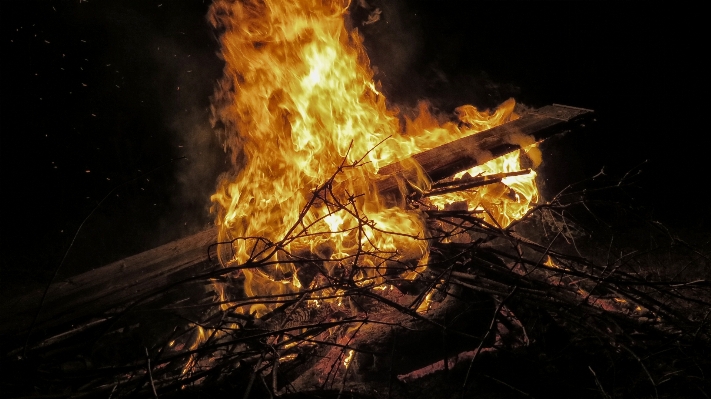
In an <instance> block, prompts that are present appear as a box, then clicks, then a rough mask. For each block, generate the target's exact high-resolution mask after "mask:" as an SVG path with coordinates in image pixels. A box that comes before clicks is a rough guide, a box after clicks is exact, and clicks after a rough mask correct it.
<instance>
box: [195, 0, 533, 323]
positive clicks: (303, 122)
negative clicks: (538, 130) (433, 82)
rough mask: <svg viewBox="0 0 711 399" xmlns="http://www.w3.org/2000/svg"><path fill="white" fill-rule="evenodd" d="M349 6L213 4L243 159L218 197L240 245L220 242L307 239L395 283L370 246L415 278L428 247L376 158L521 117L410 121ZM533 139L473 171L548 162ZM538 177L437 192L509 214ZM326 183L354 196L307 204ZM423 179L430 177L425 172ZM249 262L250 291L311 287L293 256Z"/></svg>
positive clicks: (371, 278) (222, 89)
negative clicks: (349, 22) (265, 263)
mask: <svg viewBox="0 0 711 399" xmlns="http://www.w3.org/2000/svg"><path fill="white" fill-rule="evenodd" d="M347 7H348V3H347V2H343V1H333V0H318V1H316V0H297V1H258V0H245V1H227V0H218V1H216V2H215V3H214V4H213V5H212V6H211V9H210V12H209V19H210V21H211V23H212V24H213V25H214V26H215V27H216V28H217V29H218V30H219V31H220V32H222V34H221V44H222V56H223V58H224V60H225V69H224V77H223V79H222V80H221V82H220V84H219V85H218V88H217V90H216V93H215V101H214V106H213V111H214V115H215V118H216V120H218V121H220V122H221V124H222V125H223V126H224V131H223V133H222V139H223V140H224V145H225V149H226V150H227V151H229V153H230V154H231V156H232V163H233V166H234V170H235V173H233V174H232V175H230V176H228V177H225V178H224V179H223V180H222V181H221V182H220V184H219V187H218V189H217V192H216V193H215V194H214V195H213V196H212V197H211V199H212V201H213V203H214V207H213V209H214V210H215V211H216V224H218V225H219V227H220V230H219V231H220V233H219V240H220V241H232V240H234V241H233V244H232V246H231V247H230V248H225V247H227V246H222V247H221V252H220V257H221V260H222V261H223V263H226V264H244V263H245V262H248V261H250V260H268V259H272V258H273V259H274V260H276V259H277V257H278V254H277V253H275V252H274V251H265V250H264V248H266V247H267V245H266V243H269V242H271V243H274V242H284V243H285V244H284V248H283V249H284V250H285V251H291V252H294V251H295V250H296V249H297V248H307V249H308V251H310V253H312V254H318V255H319V256H320V257H322V258H325V259H327V260H328V262H326V264H325V267H326V269H327V270H328V272H329V273H331V274H337V273H342V272H343V270H344V269H346V272H347V270H348V268H351V269H352V270H353V271H352V272H353V273H354V279H355V280H356V281H357V282H358V284H359V285H362V286H378V285H381V284H383V283H385V279H384V278H383V277H382V276H383V271H384V268H386V267H387V265H386V263H387V262H385V261H384V260H383V258H382V257H378V256H361V257H358V258H357V259H354V257H353V256H354V255H353V254H354V253H355V252H356V251H358V250H362V251H363V252H365V253H374V252H378V253H381V254H383V253H384V254H389V255H388V256H389V260H390V261H399V262H407V261H409V260H413V259H414V260H416V261H415V263H414V264H413V265H412V267H410V268H409V269H408V270H406V271H404V272H403V273H402V274H401V275H402V276H404V277H406V278H415V277H416V276H417V275H418V273H421V272H422V271H423V270H424V268H425V267H426V263H427V257H428V246H427V241H426V240H424V239H422V238H423V237H424V236H425V232H424V229H425V228H424V222H423V220H422V218H421V216H420V214H419V213H417V212H414V211H408V210H406V209H404V207H398V206H385V205H384V201H383V199H382V198H380V197H379V195H378V193H377V190H375V189H374V186H373V183H372V182H375V181H376V180H378V179H379V178H380V176H378V175H377V172H378V170H380V168H382V167H383V166H385V165H388V164H391V163H394V162H397V161H401V160H405V159H407V158H408V157H409V156H410V155H412V154H414V153H418V152H421V151H424V150H427V149H430V148H434V147H436V146H439V145H441V144H443V143H446V142H449V141H452V140H455V139H458V138H461V137H463V136H466V135H470V134H475V133H477V132H479V131H483V130H486V129H488V128H491V127H493V126H496V125H499V124H501V123H505V122H507V121H510V120H513V119H515V118H516V117H517V116H516V115H515V113H514V112H513V109H514V105H515V102H514V101H513V100H509V101H506V102H504V103H503V104H501V106H499V107H498V109H496V110H495V111H493V112H490V111H480V110H478V109H477V108H476V107H474V106H471V105H465V106H462V107H459V108H458V109H457V110H456V115H457V117H458V121H457V122H456V123H455V122H446V123H439V122H438V120H437V118H435V117H434V116H433V115H432V113H431V112H430V111H429V110H428V107H427V106H426V104H425V103H422V104H421V105H420V108H419V115H418V116H417V117H416V118H414V119H408V118H405V119H406V122H405V126H404V127H403V126H401V124H400V122H399V118H398V115H397V111H396V110H392V109H388V107H387V106H386V102H385V96H384V95H383V94H382V93H381V92H380V91H379V89H378V87H379V85H378V84H376V83H375V82H374V81H373V72H372V71H371V69H370V66H369V60H368V57H367V55H366V53H365V50H364V47H363V44H362V40H361V37H360V36H359V34H358V32H357V31H351V32H349V31H348V30H347V29H346V25H345V22H344V17H345V15H346V14H347ZM522 148H525V149H524V150H522V151H521V152H515V153H511V154H509V155H507V156H505V157H501V158H498V159H495V160H492V161H490V162H488V163H486V164H484V165H481V166H478V167H476V168H473V169H472V170H469V171H466V172H462V174H461V175H463V174H464V173H469V174H470V175H478V174H488V173H498V172H507V171H518V170H521V165H520V162H519V160H520V159H521V158H522V157H524V154H527V156H528V157H529V158H530V159H533V160H534V162H533V163H534V164H536V162H537V161H536V159H539V156H538V155H537V152H536V151H537V149H536V148H535V146H533V143H532V142H531V143H522ZM344 165H345V167H344ZM353 165H357V166H355V167H353ZM337 172H338V173H337ZM329 179H332V180H329ZM534 179H535V173H531V174H529V175H524V176H516V177H509V178H506V179H504V181H502V182H501V183H498V184H494V185H491V186H488V187H484V188H479V189H478V190H477V191H472V192H468V193H464V194H463V193H457V194H448V195H444V196H440V197H436V198H432V203H433V204H435V205H437V206H440V207H444V206H446V204H447V203H450V202H452V201H460V200H466V201H467V202H468V203H469V207H470V209H486V210H487V211H488V212H489V214H490V215H491V216H490V217H491V218H493V220H494V221H496V223H498V224H500V225H502V226H505V225H508V224H509V223H510V222H511V221H512V220H515V219H516V218H519V217H521V216H522V215H523V214H524V213H525V212H526V211H527V210H528V209H529V203H530V202H531V201H534V202H535V201H536V200H537V190H536V187H535V182H534ZM328 181H330V184H329V187H330V189H331V190H332V192H333V196H334V197H335V198H337V199H339V200H340V201H342V203H344V204H346V205H345V206H344V207H342V208H341V209H334V208H333V207H332V206H329V205H328V204H327V203H325V202H323V201H322V202H323V203H321V202H317V203H313V204H311V206H308V207H307V205H308V204H310V202H309V201H310V200H311V199H312V197H313V195H314V190H315V189H317V188H318V187H320V186H321V185H323V184H324V182H328ZM417 183H418V184H420V185H422V186H423V187H426V186H427V184H429V182H427V181H425V178H424V177H423V181H422V182H417ZM354 198H355V199H354ZM304 209H307V211H306V212H305V213H304V212H302V210H304ZM356 215H357V216H356ZM364 220H365V221H367V223H366V224H365V225H363V221H364ZM249 237H262V240H261V241H259V240H256V239H250V238H249ZM287 237H291V239H289V240H286V241H284V240H285V238H287ZM356 261H357V262H358V263H359V267H358V269H357V270H355V265H354V263H355V262H356ZM242 273H244V278H245V281H244V290H245V293H246V295H248V296H255V295H265V294H271V295H285V294H288V293H293V292H297V291H300V290H301V289H303V288H304V287H302V284H301V282H300V281H299V279H298V278H297V277H296V274H297V267H296V266H295V265H293V264H287V263H284V262H275V266H272V267H270V268H268V269H267V268H262V269H242ZM311 298H312V299H313V298H314V297H313V296H312V297H311ZM242 311H244V312H250V313H255V314H256V315H257V316H260V315H261V314H263V313H265V312H266V311H268V309H267V308H266V307H264V306H263V305H261V306H256V305H253V306H252V307H250V308H248V309H242Z"/></svg>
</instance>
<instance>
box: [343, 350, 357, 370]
mask: <svg viewBox="0 0 711 399" xmlns="http://www.w3.org/2000/svg"><path fill="white" fill-rule="evenodd" d="M354 354H355V351H354V350H353V349H351V350H349V351H348V356H346V358H345V359H343V366H344V367H345V368H346V369H348V366H350V364H351V360H353V355H354Z"/></svg>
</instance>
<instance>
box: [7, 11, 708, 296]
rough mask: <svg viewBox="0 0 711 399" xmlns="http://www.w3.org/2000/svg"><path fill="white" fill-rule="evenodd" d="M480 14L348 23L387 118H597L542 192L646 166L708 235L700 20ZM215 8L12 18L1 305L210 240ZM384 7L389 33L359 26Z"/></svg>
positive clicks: (659, 200)
mask: <svg viewBox="0 0 711 399" xmlns="http://www.w3.org/2000/svg"><path fill="white" fill-rule="evenodd" d="M467 4H469V3H468V2H467V3H465V2H446V1H445V2H442V1H432V2H403V1H398V2H394V1H393V2H378V3H376V2H375V1H373V2H372V4H370V5H367V7H370V8H369V9H368V8H367V7H364V6H366V5H365V4H364V3H363V2H361V3H354V4H353V5H352V6H351V9H352V15H353V21H352V24H353V26H356V27H358V28H359V30H360V31H361V32H362V34H363V36H364V40H365V45H366V47H367V50H368V53H369V55H370V57H371V62H372V64H373V65H374V66H375V67H376V70H377V73H376V78H377V79H379V80H380V81H381V82H382V84H383V90H384V92H385V94H386V95H387V96H388V98H389V100H390V101H391V102H392V103H396V104H399V105H400V106H401V107H402V108H403V109H406V108H407V107H410V106H412V105H414V104H415V103H416V101H417V100H418V99H421V98H428V99H430V100H431V101H432V103H433V104H434V106H435V107H436V108H437V109H438V110H441V111H442V112H451V111H452V110H453V109H454V108H455V107H456V106H458V105H462V104H465V103H472V104H474V105H476V106H479V107H493V106H495V105H496V104H498V103H500V102H501V101H503V100H505V99H506V98H508V97H515V98H516V99H517V100H518V101H519V102H521V103H524V104H526V105H528V106H532V107H540V106H544V105H547V104H551V103H560V104H566V105H572V106H578V107H584V108H591V109H594V110H596V112H597V113H598V118H597V119H598V122H597V124H596V125H595V126H594V127H592V128H589V129H587V130H586V131H582V132H578V133H576V134H574V135H567V136H564V137H561V138H557V139H553V140H551V141H550V142H548V143H546V145H545V146H544V147H543V150H544V162H545V163H544V165H543V167H542V169H541V184H542V186H543V190H544V193H545V194H546V195H548V196H550V195H551V194H553V193H555V192H557V191H558V190H560V189H561V188H563V187H564V186H566V185H567V184H570V183H573V182H576V181H578V180H581V179H583V178H586V177H590V176H592V175H595V174H596V173H597V172H599V171H600V170H601V169H602V168H603V167H604V168H605V172H606V173H607V174H609V175H613V176H615V175H622V174H624V173H625V172H626V171H627V170H630V169H632V168H634V167H636V166H637V165H639V164H640V163H642V162H644V161H645V160H648V162H647V163H646V164H645V165H644V166H642V171H643V173H642V175H640V177H639V178H638V179H637V180H636V182H637V183H636V188H633V189H630V190H629V198H632V201H634V203H635V204H637V205H639V206H640V207H642V209H644V211H645V212H647V213H648V214H650V215H651V216H652V217H654V218H656V219H659V220H660V221H662V222H665V223H667V224H669V225H670V226H672V227H679V228H681V229H684V230H685V231H687V232H688V231H691V232H692V233H693V232H694V231H698V232H704V233H706V232H708V230H709V215H710V214H711V212H710V211H709V209H710V208H709V198H708V197H709V196H708V194H706V191H705V185H707V184H708V180H709V178H708V177H707V174H706V173H705V171H706V169H707V167H706V157H707V151H708V149H707V148H708V147H707V146H706V141H707V140H706V139H705V137H706V135H708V131H707V128H706V127H705V125H704V124H703V123H702V118H703V116H704V113H705V111H706V109H707V108H708V107H707V106H706V104H705V101H704V97H705V95H706V93H707V87H708V84H707V81H708V70H709V66H708V63H707V61H705V59H704V57H703V53H704V52H705V51H706V50H705V49H704V47H703V46H702V45H701V42H702V39H701V37H702V36H701V35H702V34H703V29H702V26H703V25H702V22H703V21H702V20H701V15H702V13H701V11H700V10H694V9H684V10H679V9H669V8H661V7H652V6H645V7H641V6H640V5H638V4H613V3H500V2H488V3H483V4H477V8H473V7H472V6H467ZM208 6H209V1H208V2H203V1H202V0H181V1H169V0H140V1H139V0H113V1H99V0H91V1H78V0H76V1H49V0H47V1H4V2H2V3H0V7H2V8H1V10H0V15H1V18H2V24H1V25H2V54H3V57H2V59H3V61H2V64H1V65H2V69H1V82H2V86H1V88H0V92H1V93H2V108H1V112H2V113H1V116H0V129H1V135H0V150H1V156H0V162H2V165H1V172H0V176H1V177H2V181H1V182H0V187H2V188H1V190H2V191H1V192H2V198H3V209H2V212H0V214H1V215H2V230H3V238H2V251H3V255H2V257H0V262H1V263H0V265H2V266H1V269H2V270H1V274H0V280H1V281H2V289H3V292H5V293H11V292H13V291H14V290H15V289H21V288H23V287H25V286H30V285H34V284H43V283H46V282H47V281H49V279H50V278H51V276H52V273H53V271H54V270H55V268H56V267H57V265H58V264H59V263H60V262H61V260H62V257H63V256H64V254H65V252H66V251H67V248H69V246H70V245H72V247H71V250H70V251H69V253H68V256H67V259H66V262H65V263H64V265H63V266H62V269H61V270H60V272H59V277H60V278H61V277H63V276H69V275H72V274H76V273H78V272H81V271H84V270H88V269H90V268H93V267H98V266H101V265H103V264H105V263H108V262H110V261H113V260H116V259H119V258H121V257H125V256H128V255H131V254H134V253H137V252H140V251H143V250H146V249H149V248H152V247H155V246H157V245H159V244H162V243H165V242H167V241H170V240H173V239H176V238H180V237H182V236H185V235H188V234H191V233H194V232H196V231H199V230H201V229H203V228H205V226H207V225H208V224H210V223H211V220H212V217H211V216H210V215H209V206H210V203H209V195H210V194H211V193H212V192H213V191H214V188H215V182H216V179H217V176H218V175H219V173H221V172H223V171H225V170H227V167H228V165H227V157H226V156H225V154H224V152H223V151H222V149H221V144H220V143H219V142H218V141H217V139H216V136H215V135H214V133H213V132H212V130H211V127H210V123H209V115H210V112H209V104H210V100H209V96H210V95H211V93H212V90H213V87H214V84H215V82H216V80H217V79H219V77H220V75H221V69H222V63H221V61H220V59H219V57H218V56H217V55H216V53H217V52H218V44H217V41H216V39H215V37H214V34H213V32H212V30H211V29H210V27H209V26H208V25H207V22H206V20H205V14H206V11H207V8H208ZM376 7H378V8H380V9H381V11H382V14H381V19H380V21H378V22H376V23H374V24H371V25H363V24H362V22H363V21H365V20H366V19H367V15H368V14H369V13H370V12H372V11H373V10H374V8H376ZM181 157H185V158H181ZM77 232H78V233H77ZM72 243H73V244H72Z"/></svg>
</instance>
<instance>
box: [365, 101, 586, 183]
mask: <svg viewBox="0 0 711 399" xmlns="http://www.w3.org/2000/svg"><path fill="white" fill-rule="evenodd" d="M592 117H593V111H591V110H589V109H583V108H574V107H568V106H565V105H558V104H554V105H549V106H546V107H543V108H540V109H538V110H536V111H532V112H530V113H527V114H525V115H523V116H522V117H520V118H519V119H517V120H515V121H512V122H509V123H505V124H503V125H500V126H497V127H494V128H491V129H488V130H485V131H483V132H479V133H476V134H472V135H470V136H466V137H463V138H461V139H458V140H455V141H452V142H450V143H447V144H443V145H441V146H438V147H435V148H433V149H431V150H428V151H424V152H421V153H419V154H416V155H413V156H412V159H414V160H415V161H417V163H419V164H420V166H422V169H423V170H424V171H425V173H427V175H428V176H429V177H430V180H431V181H433V182H436V181H438V180H441V179H444V178H447V177H449V176H452V175H454V174H456V173H457V172H461V171H463V170H467V169H469V168H472V167H474V166H477V165H481V164H483V163H485V162H488V161H490V160H492V159H494V158H497V157H500V156H502V155H504V154H507V153H509V152H512V151H515V150H517V149H519V148H521V145H528V144H532V143H537V142H540V141H543V140H545V139H547V138H548V137H551V136H553V135H555V134H559V133H564V132H568V131H570V130H572V129H575V128H579V127H584V126H585V124H586V123H589V122H590V121H591V120H592ZM378 174H380V175H383V176H387V177H386V178H384V179H383V180H380V181H378V182H377V183H376V185H377V188H378V191H379V192H381V193H390V192H394V191H396V190H397V189H398V187H402V186H403V185H402V182H403V181H404V180H410V181H414V180H415V179H416V175H415V173H414V172H413V171H412V170H411V169H409V170H408V169H405V168H404V167H403V166H402V165H401V164H400V163H395V164H391V165H387V166H385V167H383V168H382V169H380V171H379V172H378Z"/></svg>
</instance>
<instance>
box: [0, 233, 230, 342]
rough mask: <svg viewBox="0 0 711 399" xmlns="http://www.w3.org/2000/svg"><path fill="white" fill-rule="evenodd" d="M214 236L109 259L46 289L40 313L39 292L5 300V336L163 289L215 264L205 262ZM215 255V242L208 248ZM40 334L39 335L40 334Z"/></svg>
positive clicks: (87, 315)
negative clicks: (109, 260)
mask: <svg viewBox="0 0 711 399" xmlns="http://www.w3.org/2000/svg"><path fill="white" fill-rule="evenodd" d="M216 238H217V229H216V228H215V227H213V228H210V229H207V230H204V231H202V232H199V233H197V234H194V235H192V236H189V237H186V238H182V239H179V240H176V241H173V242H171V243H168V244H165V245H162V246H159V247H157V248H154V249H151V250H148V251H145V252H142V253H140V254H137V255H133V256H130V257H128V258H125V259H122V260H119V261H116V262H113V263H110V264H108V265H106V266H103V267H99V268H97V269H94V270H91V271H89V272H86V273H82V274H80V275H78V276H75V277H72V278H69V279H66V280H63V281H59V282H56V283H54V284H52V285H51V286H50V287H49V290H48V291H47V295H46V297H45V299H44V303H43V305H42V308H41V309H40V312H39V314H38V313H37V311H38V307H39V304H40V301H41V298H42V295H43V290H37V291H34V292H30V293H28V294H26V295H24V296H23V297H21V298H13V299H10V300H7V301H4V302H3V304H2V305H0V315H2V319H3V320H4V322H3V323H2V326H1V327H0V334H1V335H2V336H3V337H10V336H14V335H18V334H21V333H23V332H25V331H26V330H27V329H28V328H29V326H30V325H31V324H32V323H33V319H34V318H35V316H36V315H37V320H36V321H35V322H34V326H33V330H45V329H50V330H51V328H52V327H55V326H59V325H68V324H75V323H77V322H78V321H80V320H84V321H86V322H88V321H89V320H88V318H91V317H96V316H99V315H101V314H102V313H104V312H106V311H109V310H111V309H114V308H117V307H125V306H127V305H129V304H131V303H132V302H134V301H136V300H137V299H140V298H145V297H147V296H150V295H151V294H154V293H156V292H159V291H160V290H162V289H165V288H166V287H167V286H169V285H170V284H172V283H176V282H179V281H181V280H184V279H186V278H190V277H191V276H194V275H196V274H199V273H204V272H207V271H210V270H215V269H216V268H219V267H220V266H219V264H218V263H217V262H216V261H212V262H211V261H209V260H208V247H210V245H211V244H214V243H215V241H216ZM210 249H211V251H212V255H211V257H212V259H213V260H214V259H216V256H215V253H214V246H213V247H212V248H210ZM38 335H40V336H41V335H42V334H38Z"/></svg>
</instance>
